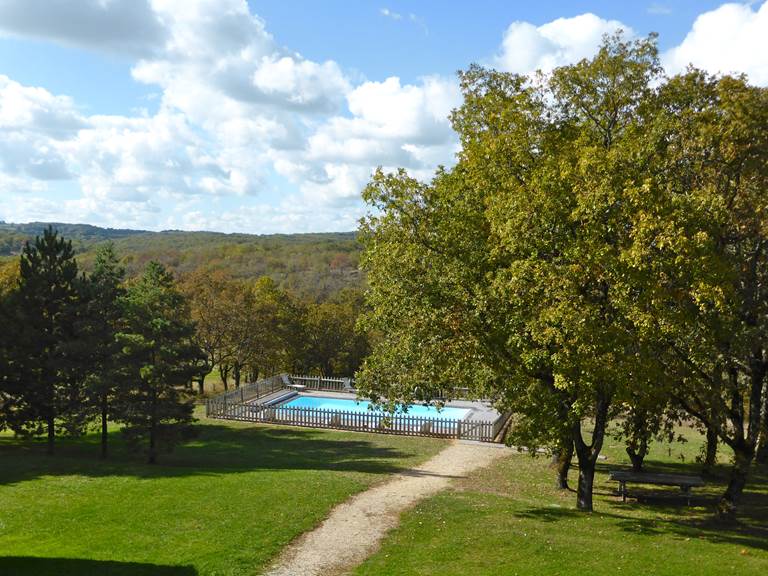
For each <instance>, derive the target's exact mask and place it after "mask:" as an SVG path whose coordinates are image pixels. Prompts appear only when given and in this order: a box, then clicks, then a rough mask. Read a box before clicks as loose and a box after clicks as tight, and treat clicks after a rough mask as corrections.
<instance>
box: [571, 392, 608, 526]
mask: <svg viewBox="0 0 768 576" xmlns="http://www.w3.org/2000/svg"><path fill="white" fill-rule="evenodd" d="M610 404H611V399H610V396H609V395H607V394H605V393H603V392H597V393H596V398H595V427H594V430H593V432H592V442H591V443H590V444H587V443H586V442H584V437H583V436H582V434H581V422H575V423H574V425H573V428H572V434H573V443H574V448H575V451H576V456H577V458H578V460H579V485H578V487H577V489H576V508H577V509H578V510H581V511H583V512H592V487H593V485H594V483H595V464H596V463H597V457H598V455H599V454H600V450H601V449H602V448H603V440H604V439H605V429H606V426H607V425H608V408H609V407H610Z"/></svg>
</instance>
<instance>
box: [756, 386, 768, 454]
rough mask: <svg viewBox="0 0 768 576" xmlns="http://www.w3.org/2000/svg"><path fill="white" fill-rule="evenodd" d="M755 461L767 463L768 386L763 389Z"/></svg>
mask: <svg viewBox="0 0 768 576" xmlns="http://www.w3.org/2000/svg"><path fill="white" fill-rule="evenodd" d="M755 461H756V462H757V463H758V464H768V386H766V387H765V389H764V390H763V414H762V419H761V420H760V440H759V442H758V443H757V452H756V453H755Z"/></svg>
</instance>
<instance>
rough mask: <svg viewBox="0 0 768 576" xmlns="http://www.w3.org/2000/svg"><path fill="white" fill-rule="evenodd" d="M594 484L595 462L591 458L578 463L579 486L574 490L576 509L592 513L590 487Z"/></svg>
mask: <svg viewBox="0 0 768 576" xmlns="http://www.w3.org/2000/svg"><path fill="white" fill-rule="evenodd" d="M594 483H595V462H594V461H593V460H592V459H591V458H587V459H586V460H584V461H581V460H580V461H579V485H578V487H577V489H576V508H578V509H579V510H582V511H584V512H592V487H593V485H594Z"/></svg>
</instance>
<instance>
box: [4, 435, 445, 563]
mask: <svg viewBox="0 0 768 576" xmlns="http://www.w3.org/2000/svg"><path fill="white" fill-rule="evenodd" d="M201 431H202V433H201V435H200V436H199V438H198V439H197V440H196V441H194V442H192V443H190V444H188V445H186V446H184V447H182V448H180V449H178V450H177V451H176V452H175V453H173V454H171V455H167V456H165V458H163V459H162V461H161V464H159V465H157V466H155V467H151V466H148V465H146V464H144V463H143V461H142V460H141V459H139V458H138V457H133V456H131V455H128V454H126V453H125V451H124V449H123V447H122V446H119V434H114V435H113V436H114V440H115V444H116V446H115V453H114V454H113V456H112V457H111V458H110V459H109V460H108V461H106V462H101V461H99V460H98V459H97V458H96V454H97V446H96V438H95V437H88V438H86V439H84V440H81V441H78V442H68V443H66V444H63V445H62V446H60V450H59V453H58V454H57V455H56V456H54V457H52V458H47V457H46V456H45V455H44V454H43V452H42V449H43V447H42V445H41V444H39V443H26V444H25V443H20V442H18V441H16V440H14V439H12V438H11V437H10V436H7V435H6V436H0V464H1V465H0V574H3V575H9V574H36V575H38V574H39V575H45V574H56V575H57V576H63V575H66V574H110V575H130V576H137V575H140V574H148V575H149V574H178V575H186V574H256V573H258V572H259V568H260V567H263V566H264V565H265V564H267V563H268V562H269V560H270V559H272V558H273V557H274V556H275V555H276V554H277V553H278V552H279V550H280V549H281V548H282V547H283V546H284V545H285V544H287V543H288V542H289V541H291V540H292V539H293V538H295V537H296V536H298V535H299V534H301V533H302V532H304V531H306V530H308V529H310V528H312V527H313V526H314V525H316V524H317V523H318V522H319V521H320V520H322V518H323V517H324V516H326V515H327V514H328V512H329V510H330V509H331V508H332V507H333V506H334V505H335V504H337V503H339V502H340V501H342V500H344V499H346V498H347V497H349V496H350V495H351V494H353V493H355V492H358V491H360V490H362V489H364V488H365V487H367V486H369V485H370V484H372V483H374V482H376V481H378V480H380V479H382V478H384V477H385V476H386V475H387V474H389V473H391V472H392V471H394V470H396V469H398V468H400V467H404V466H409V465H412V464H414V463H416V462H419V461H421V460H423V459H425V458H426V457H428V456H430V455H432V454H434V453H436V452H437V451H438V450H439V449H440V447H441V446H442V442H440V441H436V440H428V439H420V440H414V439H410V438H403V437H396V436H384V435H376V434H355V433H342V432H332V431H319V430H308V429H300V428H279V427H266V426H251V425H245V424H237V423H224V422H204V423H203V424H202V425H201ZM18 557H23V558H18ZM52 558H55V559H54V560H51V559H52ZM64 558H65V559H68V560H61V559H64Z"/></svg>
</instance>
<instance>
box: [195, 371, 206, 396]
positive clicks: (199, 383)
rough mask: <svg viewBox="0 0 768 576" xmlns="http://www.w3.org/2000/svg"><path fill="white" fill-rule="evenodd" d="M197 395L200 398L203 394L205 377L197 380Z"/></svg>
mask: <svg viewBox="0 0 768 576" xmlns="http://www.w3.org/2000/svg"><path fill="white" fill-rule="evenodd" d="M197 388H198V393H199V394H200V395H201V396H202V395H203V394H205V376H200V377H199V378H198V379H197Z"/></svg>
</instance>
